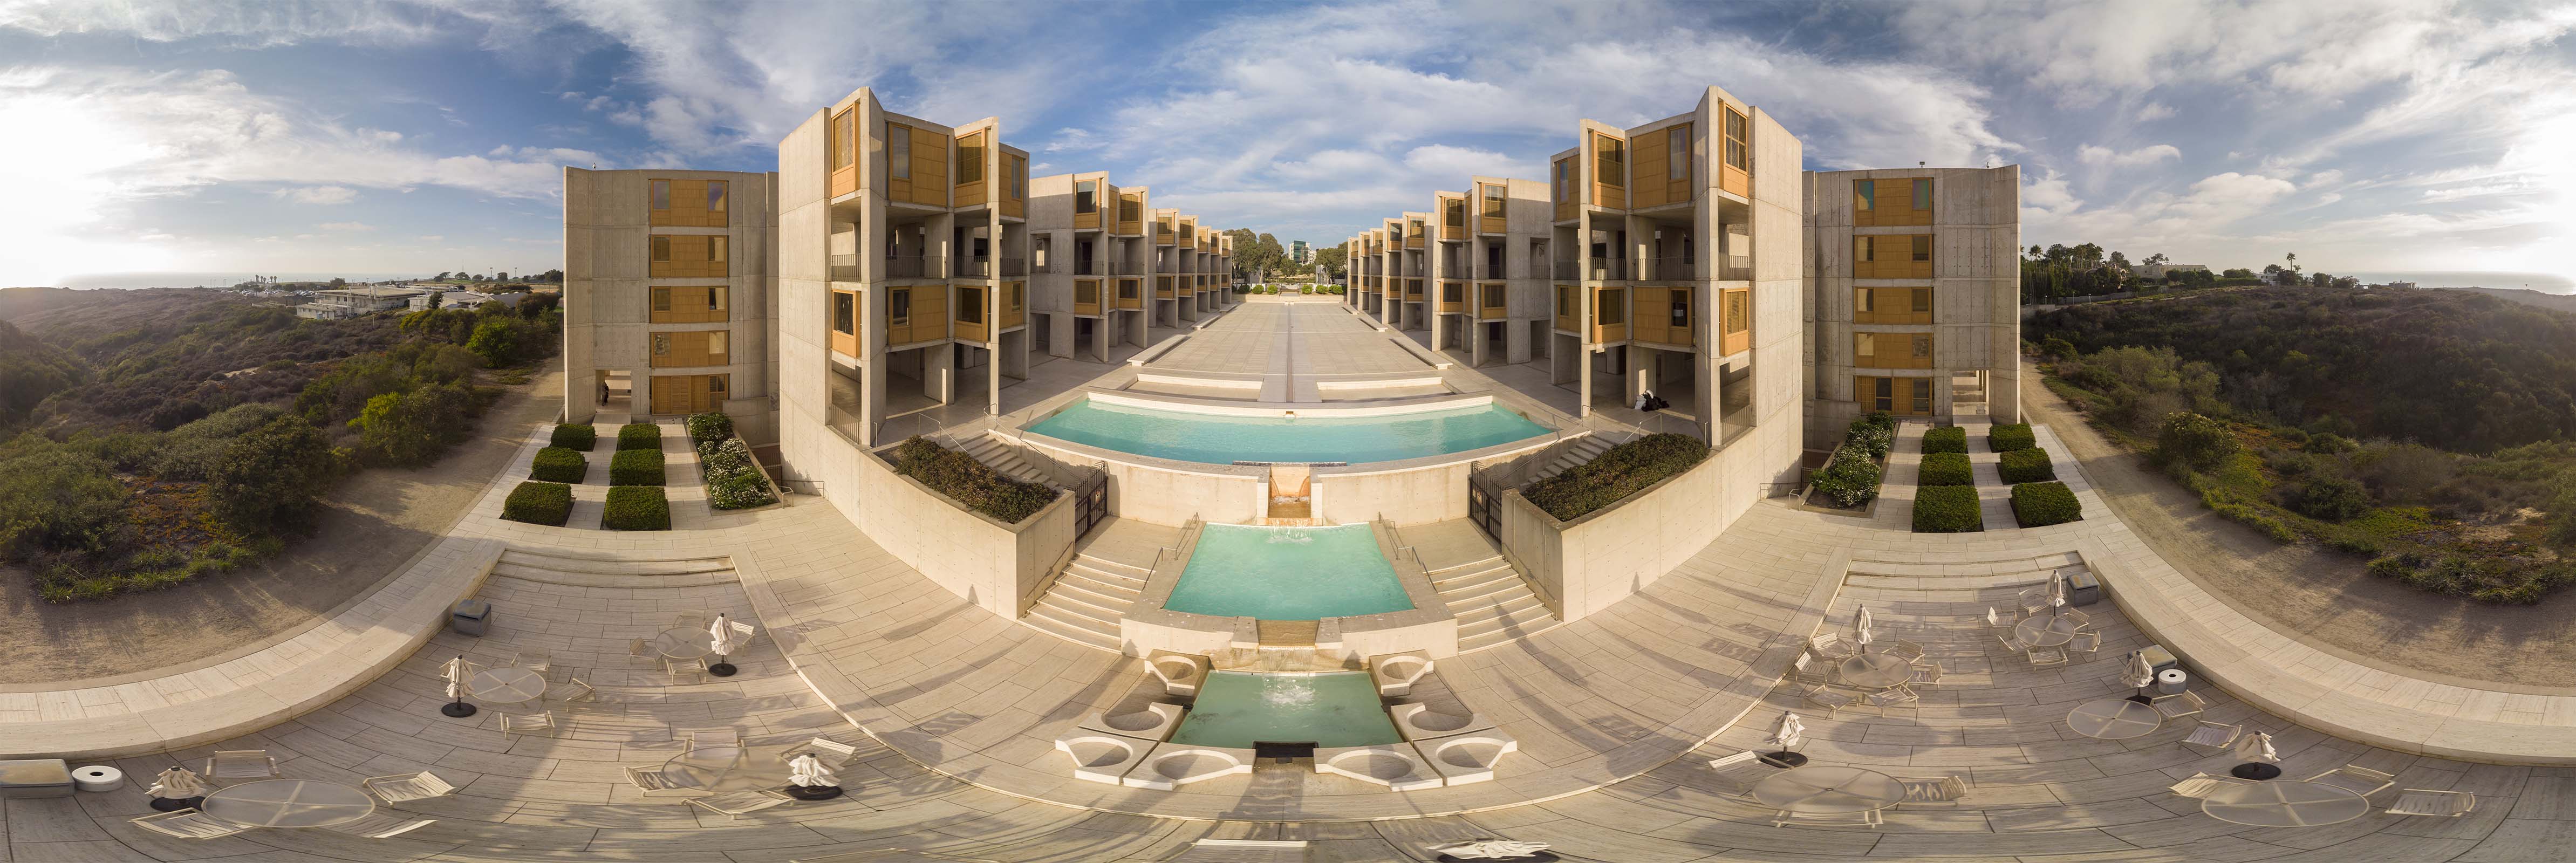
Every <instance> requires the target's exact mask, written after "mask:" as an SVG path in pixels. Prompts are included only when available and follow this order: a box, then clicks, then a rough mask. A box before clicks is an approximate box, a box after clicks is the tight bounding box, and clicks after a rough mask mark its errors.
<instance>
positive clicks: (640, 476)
mask: <svg viewBox="0 0 2576 863" xmlns="http://www.w3.org/2000/svg"><path fill="white" fill-rule="evenodd" d="M608 484H609V485H661V484H662V451H661V450H658V449H630V450H619V451H618V453H617V454H616V455H614V456H610V457H609V459H608Z"/></svg>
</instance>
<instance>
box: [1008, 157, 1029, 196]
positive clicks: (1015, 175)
mask: <svg viewBox="0 0 2576 863" xmlns="http://www.w3.org/2000/svg"><path fill="white" fill-rule="evenodd" d="M1028 197H1029V160H1027V159H1023V158H1020V157H1018V156H1012V157H1011V200H1014V201H1025V200H1028Z"/></svg>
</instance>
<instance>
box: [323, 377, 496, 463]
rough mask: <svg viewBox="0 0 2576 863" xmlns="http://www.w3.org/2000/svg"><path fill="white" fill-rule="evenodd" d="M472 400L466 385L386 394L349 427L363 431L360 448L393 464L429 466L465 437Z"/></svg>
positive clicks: (375, 398)
mask: <svg viewBox="0 0 2576 863" xmlns="http://www.w3.org/2000/svg"><path fill="white" fill-rule="evenodd" d="M471 403H472V397H471V396H469V395H467V394H466V392H465V388H464V387H460V386H457V385H455V384H438V385H436V386H426V387H421V388H419V389H415V390H412V391H411V392H408V393H385V394H383V395H379V396H376V397H374V398H371V399H368V400H367V407H366V409H365V410H362V411H359V412H358V418H357V419H354V420H350V421H349V424H350V425H351V426H355V427H356V428H357V429H358V444H359V446H361V447H363V448H365V450H366V451H367V452H368V454H370V455H372V456H376V457H378V458H381V459H383V460H384V461H385V462H387V463H389V464H397V465H419V464H427V463H429V461H430V460H432V459H435V458H437V457H438V453H439V452H440V451H441V450H444V449H446V448H447V445H448V444H449V443H451V442H454V441H455V440H456V439H457V438H459V437H462V436H464V433H465V429H466V427H467V423H468V422H469V419H468V416H467V411H468V409H469V408H470V407H471V406H472V404H471Z"/></svg>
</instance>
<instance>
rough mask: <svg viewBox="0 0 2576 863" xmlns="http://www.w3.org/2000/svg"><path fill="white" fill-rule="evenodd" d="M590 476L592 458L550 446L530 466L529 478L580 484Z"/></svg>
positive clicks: (541, 451)
mask: <svg viewBox="0 0 2576 863" xmlns="http://www.w3.org/2000/svg"><path fill="white" fill-rule="evenodd" d="M620 455H623V453H620ZM588 476H590V457H588V456H585V455H582V454H581V450H577V449H573V448H570V447H560V446H550V447H546V448H545V449H541V450H538V451H537V458H536V460H535V461H533V462H530V463H529V464H528V478H529V479H533V480H536V481H538V482H580V481H582V479H583V478H585V477H588Z"/></svg>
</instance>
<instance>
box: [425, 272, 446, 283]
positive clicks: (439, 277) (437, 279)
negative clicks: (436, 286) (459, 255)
mask: <svg viewBox="0 0 2576 863" xmlns="http://www.w3.org/2000/svg"><path fill="white" fill-rule="evenodd" d="M447 273H448V271H446V270H440V271H438V275H435V276H431V277H430V278H429V280H430V281H433V282H444V281H447Z"/></svg>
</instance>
